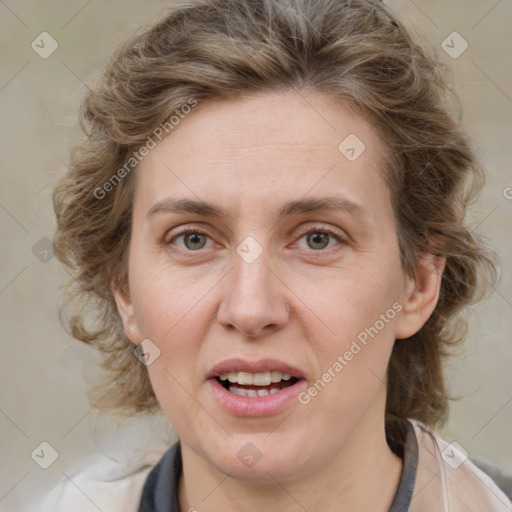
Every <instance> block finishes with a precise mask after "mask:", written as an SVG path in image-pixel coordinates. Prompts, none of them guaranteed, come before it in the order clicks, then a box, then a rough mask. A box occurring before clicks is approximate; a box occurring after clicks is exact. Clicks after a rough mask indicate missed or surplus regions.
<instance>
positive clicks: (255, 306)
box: [217, 255, 290, 338]
mask: <svg viewBox="0 0 512 512" xmlns="http://www.w3.org/2000/svg"><path fill="white" fill-rule="evenodd" d="M234 265H235V266H234V268H233V269H232V271H231V272H229V273H228V275H227V276H226V279H225V280H224V290H223V298H222V301H221V304H220V306H219V310H218V314H217V318H218V321H219V323H220V324H221V325H223V326H224V327H225V328H227V329H230V330H234V329H236V330H238V331H240V332H241V333H242V334H244V335H245V336H247V337H251V338H257V337H262V336H268V335H269V334H270V333H272V332H274V331H277V330H279V329H282V328H283V326H284V325H286V323H287V322H288V319H289V314H290V306H289V302H288V300H287V296H286V290H287V288H286V286H285V285H284V284H283V281H282V280H281V278H280V276H279V275H278V273H277V272H275V271H274V270H272V269H271V268H270V267H269V266H268V264H267V261H266V259H265V258H264V257H263V255H261V256H260V257H259V258H258V259H257V260H256V261H253V262H252V263H247V262H246V261H244V260H243V259H242V258H240V257H238V256H235V262H234Z"/></svg>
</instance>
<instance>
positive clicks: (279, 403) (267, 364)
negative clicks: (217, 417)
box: [207, 359, 308, 417]
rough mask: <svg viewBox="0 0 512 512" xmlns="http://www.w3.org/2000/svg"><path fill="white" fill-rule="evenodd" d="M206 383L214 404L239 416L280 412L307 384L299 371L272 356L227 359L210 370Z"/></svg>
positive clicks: (294, 400) (268, 414) (288, 405)
mask: <svg viewBox="0 0 512 512" xmlns="http://www.w3.org/2000/svg"><path fill="white" fill-rule="evenodd" d="M207 382H208V383H209V384H210V386H209V387H210V390H211V392H212V393H213V398H214V399H215V401H216V402H217V404H218V405H219V406H220V407H221V408H222V409H224V410H225V411H226V412H228V413H230V414H233V415H235V416H239V417H240V416H244V417H248V416H252V417H255V416H271V415H273V414H277V413H279V412H282V411H283V410H285V409H286V408H288V407H290V406H292V404H293V403H294V402H296V399H297V396H298V394H299V393H300V392H301V391H302V390H303V389H304V388H306V387H307V385H308V384H307V381H306V379H305V374H304V373H303V372H302V371H301V370H299V369H298V368H295V367H293V366H290V365H288V364H286V363H284V362H282V361H277V360H275V359H264V360H258V361H249V360H245V359H229V360H227V361H224V362H222V363H220V364H217V365H215V366H214V367H213V368H212V369H211V370H210V372H209V373H208V374H207Z"/></svg>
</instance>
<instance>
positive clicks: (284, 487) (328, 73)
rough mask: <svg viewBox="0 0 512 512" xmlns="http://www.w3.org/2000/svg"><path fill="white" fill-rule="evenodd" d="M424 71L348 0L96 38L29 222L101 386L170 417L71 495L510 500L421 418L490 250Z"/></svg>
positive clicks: (183, 10)
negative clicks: (106, 481) (56, 270)
mask: <svg viewBox="0 0 512 512" xmlns="http://www.w3.org/2000/svg"><path fill="white" fill-rule="evenodd" d="M446 92H447V86H446V83H445V81H444V70H443V69H442V67H441V66H440V64H439V62H437V61H436V60H435V59H434V58H433V57H432V56H430V55H429V54H428V53H427V51H426V50H425V49H422V48H420V47H419V46H418V45H417V44H415V43H414V42H413V41H412V39H411V37H410V36H409V34H408V33H407V31H406V30H405V29H404V27H403V26H402V24H401V23H400V22H399V20H397V19H396V18H395V16H394V15H393V14H392V13H390V12H389V10H388V9H387V8H386V7H385V6H384V5H382V3H380V2H377V1H374V0H364V1H363V0H360V1H339V0H259V1H251V0H229V1H225V0H213V1H206V0H203V1H195V2H193V3H190V4H186V5H184V6H181V7H180V8H176V9H175V10H174V11H173V12H171V13H170V14H169V16H168V17H167V18H166V19H164V20H163V21H161V22H159V23H158V24H156V25H155V26H153V27H150V28H149V29H147V30H145V31H144V32H142V33H140V34H139V35H138V36H136V37H135V38H132V39H130V40H128V41H127V42H126V43H124V44H123V45H122V46H121V47H120V48H119V49H118V51H117V52H116V53H115V55H113V56H112V58H111V59H110V61H109V63H108V66H107V68H106V70H105V71H104V73H103V75H102V77H101V79H100V80H99V82H98V84H97V85H96V86H95V87H94V88H93V89H92V91H91V92H90V93H89V94H88V95H87V97H86V98H85V101H84V104H83V109H82V113H81V121H82V126H83V129H84V134H85V137H84V139H83V141H82V142H81V143H80V144H78V145H77V146H76V148H75V149H74V152H73V154H72V159H71V164H70V168H69V171H68V173H67V174H66V175H65V176H64V177H63V178H62V181H61V182H60V183H59V185H58V186H57V188H56V190H55V195H54V198H55V208H56V213H57V220H58V230H57V233H56V237H55V245H56V248H57V255H58V257H59V258H60V259H61V261H63V262H64V263H66V264H67V265H68V266H69V267H70V268H71V269H72V270H74V271H75V277H76V285H78V286H76V285H75V287H74V288H72V289H71V290H70V305H71V306H72V307H73V308H74V310H73V313H72V316H71V320H70V325H71V330H72V332H73V335H74V336H75V337H76V338H78V339H81V340H83V341H85V342H87V343H90V344H92V345H93V346H95V347H97V348H98V349H99V350H101V351H103V352H104V354H105V356H106V358H105V362H104V366H105V368H106V369H107V370H108V379H109V381H108V384H109V387H108V393H106V394H105V387H103V394H104V399H103V400H102V401H101V406H102V407H103V408H104V409H109V410H112V411H113V410H117V411H119V410H121V411H123V412H124V413H128V414H135V413H143V412H154V411H157V410H159V409H160V408H161V410H162V411H163V412H164V414H165V416H166V417H167V418H168V420H169V422H170V423H171V424H172V425H173V427H174V428H175V429H176V432H177V433H178V435H179V442H177V443H176V444H175V445H173V446H172V447H170V448H169V449H168V451H167V452H166V453H165V454H164V455H163V456H162V458H161V459H160V461H159V463H158V464H156V465H154V464H153V465H152V467H151V468H144V467H142V465H141V467H140V468H139V470H138V471H136V472H134V473H133V474H131V475H130V476H129V477H127V478H125V479H124V481H123V484H122V485H119V486H117V487H116V486H115V485H113V486H111V488H110V489H109V490H108V492H103V490H102V489H100V488H99V487H98V489H97V490H94V489H93V490H89V491H87V493H86V494H87V499H88V500H89V502H90V509H91V510H96V509H98V508H99V509H101V510H109V511H117V510H119V511H121V510H123V511H127V510H132V511H134V512H135V511H139V512H149V511H158V512H163V511H166V512H168V511H178V510H181V511H185V510H189V511H191V510H198V511H200V512H202V511H218V510H227V511H229V510H244V511H251V510H269V511H274V510H276V511H277V510H279V511H295V510H333V511H334V510H343V511H347V512H350V511H361V510H365V511H366V510H372V511H375V512H379V511H382V512H384V511H392V512H397V511H406V510H411V511H432V510H436V511H448V510H450V511H452V512H453V511H457V510H475V511H476V510H478V511H484V510H485V511H489V510H493V511H494V510H495V511H502V510H512V505H511V503H510V501H509V500H508V499H507V498H506V496H505V495H504V494H503V493H502V492H501V491H500V490H499V489H498V487H497V486H496V485H495V484H494V482H493V481H492V480H491V479H490V478H489V477H488V476H487V475H485V474H484V473H483V472H482V471H480V470H478V469H477V468H476V467H475V466H474V465H473V464H472V463H471V462H470V461H469V460H468V459H467V454H465V453H464V452H463V451H461V450H460V449H459V448H458V446H457V445H454V444H448V443H447V442H446V441H444V440H443V439H441V438H440V437H439V435H438V434H436V433H435V431H434V430H433V429H435V428H436V427H439V426H441V425H442V423H443V421H444V420H445V419H446V415H447V401H448V397H447V392H446V389H445V386H444V378H443V374H442V365H443V361H444V358H445V356H446V355H447V353H448V352H449V351H450V349H451V347H452V346H453V345H454V344H456V343H457V342H458V341H460V340H461V339H462V332H463V327H464V324H463V321H462V319H461V318H460V317H459V316H458V314H459V313H460V312H461V311H462V310H463V308H464V307H465V306H466V305H468V304H469V303H471V302H474V301H476V300H477V299H478V298H479V297H481V296H482V292H483V288H482V286H483V285H482V283H483V282H484V281H483V280H484V279H485V278H484V276H485V275H486V274H487V275H488V279H492V278H493V277H494V274H495V268H494V260H493V256H492V252H491V251H489V250H488V249H486V248H485V247H484V246H483V245H482V244H481V242H480V241H479V240H478V238H477V237H476V236H475V234H474V233H472V232H471V231H470V230H469V229H468V228H467V226H466V225H465V224H464V213H465V210H466V207H467V205H468V203H469V202H470V201H471V200H472V199H473V198H474V197H475V195H476V194H477V192H478V191H479V189H480V188H481V184H482V179H481V178H482V171H481V169H480V167H479V166H478V163H477V161H476V158H475V155H474V154H473V152H472V150H471V147H470V143H469V142H468V139H467V137H466V135H465V133H464V132H463V131H462V130H461V128H460V127H459V126H458V124H457V122H456V121H455V120H454V119H452V118H451V116H450V115H449V113H448V112H449V107H448V105H447V103H446V102H445V96H446ZM91 311H92V312H95V313H96V314H97V317H96V320H97V321H96V322H95V323H93V325H92V326H91V323H90V322H86V318H87V319H89V317H88V316H87V315H88V314H90V313H91ZM153 466H154V467H153ZM59 492H60V491H58V492H56V493H54V496H57V497H56V498H51V499H50V501H49V503H51V504H50V505H48V507H50V508H51V507H52V510H64V509H65V507H66V506H68V505H69V506H72V505H73V503H69V500H68V503H66V499H67V498H66V491H64V493H63V494H60V495H59ZM52 500H53V501H52Z"/></svg>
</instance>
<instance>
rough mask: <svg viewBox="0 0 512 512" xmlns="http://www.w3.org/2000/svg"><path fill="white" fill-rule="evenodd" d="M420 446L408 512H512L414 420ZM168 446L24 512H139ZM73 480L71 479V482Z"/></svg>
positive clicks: (65, 482) (89, 463) (453, 450)
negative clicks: (148, 480)
mask: <svg viewBox="0 0 512 512" xmlns="http://www.w3.org/2000/svg"><path fill="white" fill-rule="evenodd" d="M410 421H411V423H412V424H413V427H414V431H415V434H416V439H417V442H418V467H417V473H416V480H415V485H414V491H413V498H412V502H411V506H410V508H409V512H512V503H511V502H510V500H509V499H508V498H507V497H506V495H505V494H504V493H503V492H502V491H501V490H500V489H499V488H498V487H497V486H496V484H495V483H494V482H493V481H492V480H491V478H490V477H488V476H487V475H486V474H485V473H483V472H482V471H481V470H480V469H478V468H477V467H476V466H475V465H474V464H473V463H472V462H471V461H470V460H469V459H467V454H465V453H464V452H462V451H461V450H460V449H459V447H458V445H457V444H456V443H451V444H450V443H448V442H446V441H445V440H444V439H442V438H441V437H440V436H439V435H438V434H437V433H435V432H434V431H432V430H431V429H430V428H428V427H426V426H425V425H423V424H421V423H419V422H417V421H415V420H410ZM168 447H169V446H168V445H163V444H162V446H161V451H160V453H158V451H154V450H153V451H152V453H151V454H149V455H148V456H147V457H146V459H145V460H144V461H143V462H141V463H139V465H138V466H135V467H133V466H131V469H130V468H129V467H127V466H126V465H125V464H121V463H119V462H115V461H114V460H111V459H108V458H106V457H102V456H101V455H94V456H90V457H89V458H88V459H87V460H85V463H86V466H85V467H83V465H82V467H83V469H81V470H79V471H75V472H70V473H68V474H67V476H64V477H63V478H62V481H61V482H60V483H59V485H58V486H56V487H55V488H54V489H53V490H52V491H51V492H50V493H49V495H48V496H47V498H46V500H44V502H43V503H39V504H37V505H35V506H34V508H33V509H30V510H26V511H24V512H32V511H33V512H98V510H101V511H103V512H137V509H138V505H139V501H140V496H141V492H142V488H143V486H144V483H145V480H146V478H147V476H148V473H149V472H150V470H151V469H152V467H153V466H154V465H155V464H156V463H157V462H158V460H159V459H160V457H161V456H162V455H163V453H164V451H165V450H166V449H167V448H168ZM68 477H69V478H68Z"/></svg>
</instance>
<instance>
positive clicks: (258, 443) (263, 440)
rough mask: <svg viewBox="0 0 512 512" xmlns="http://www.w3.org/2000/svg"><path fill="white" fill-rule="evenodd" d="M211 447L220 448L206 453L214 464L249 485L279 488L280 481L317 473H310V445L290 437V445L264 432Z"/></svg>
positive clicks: (244, 435) (224, 441) (288, 440)
mask: <svg viewBox="0 0 512 512" xmlns="http://www.w3.org/2000/svg"><path fill="white" fill-rule="evenodd" d="M307 437H309V436H307ZM307 437H306V438H305V439H307ZM209 446H210V447H212V446H216V447H217V448H216V449H215V450H212V449H211V448H207V449H206V450H205V451H204V452H203V454H204V455H203V456H205V457H206V459H207V460H208V461H209V463H210V464H212V465H213V466H214V467H215V468H216V469H217V470H218V471H221V472H222V473H224V474H227V475H230V477H231V478H234V479H236V480H240V481H243V482H247V483H254V484H275V483H276V480H277V481H279V482H286V481H290V480H295V479H297V478H299V477H300V476H303V475H305V474H307V473H310V472H311V471H314V468H309V471H308V467H309V466H310V465H311V461H310V460H308V459H309V457H308V456H307V447H308V443H307V442H304V441H302V442H299V440H298V439H296V440H295V441H294V439H293V436H291V435H289V434H287V436H286V443H285V442H284V440H283V438H282V436H277V435H276V436H275V437H274V439H272V434H270V435H269V433H268V432H261V433H257V434H243V435H234V436H233V437H229V438H227V439H224V440H223V441H221V442H217V443H212V444H210V445H209Z"/></svg>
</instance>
